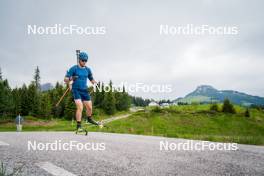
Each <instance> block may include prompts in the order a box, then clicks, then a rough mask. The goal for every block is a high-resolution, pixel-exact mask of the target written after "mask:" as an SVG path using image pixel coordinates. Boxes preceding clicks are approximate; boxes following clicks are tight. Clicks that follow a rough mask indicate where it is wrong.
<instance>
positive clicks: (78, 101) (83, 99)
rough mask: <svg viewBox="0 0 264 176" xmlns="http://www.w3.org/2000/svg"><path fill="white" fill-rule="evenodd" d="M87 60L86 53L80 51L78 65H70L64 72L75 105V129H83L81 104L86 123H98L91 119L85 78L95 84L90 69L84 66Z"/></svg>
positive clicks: (90, 105) (89, 98) (90, 107)
mask: <svg viewBox="0 0 264 176" xmlns="http://www.w3.org/2000/svg"><path fill="white" fill-rule="evenodd" d="M87 61H88V55H87V53H85V52H80V54H79V58H78V65H74V66H72V67H71V68H70V69H69V70H68V71H67V73H66V75H65V78H64V81H65V83H66V84H68V85H69V86H70V89H71V91H72V94H73V98H74V102H75V105H76V108H77V110H76V121H77V131H83V129H82V125H81V122H82V111H83V105H84V106H85V108H86V115H87V117H86V123H88V122H89V123H92V124H94V125H99V124H98V123H97V122H95V121H94V120H93V119H92V101H91V96H90V95H89V93H88V90H87V79H89V80H90V81H91V83H92V84H97V82H96V81H95V80H94V78H93V75H92V72H91V69H90V68H88V67H86V66H85V64H86V62H87Z"/></svg>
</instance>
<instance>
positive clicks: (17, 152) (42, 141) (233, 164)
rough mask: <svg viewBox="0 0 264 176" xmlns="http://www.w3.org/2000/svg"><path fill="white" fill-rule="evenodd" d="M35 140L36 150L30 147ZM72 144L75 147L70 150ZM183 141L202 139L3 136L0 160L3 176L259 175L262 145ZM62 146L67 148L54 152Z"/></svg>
mask: <svg viewBox="0 0 264 176" xmlns="http://www.w3.org/2000/svg"><path fill="white" fill-rule="evenodd" d="M34 142H35V144H36V146H38V147H36V148H35V149H36V150H33V147H32V146H34ZM56 142H57V143H56ZM71 142H72V144H74V145H75V144H76V145H75V147H74V146H72V150H69V145H70V143H71ZM161 142H162V144H166V143H167V144H169V146H171V148H169V150H164V148H165V147H164V146H165V145H162V150H160V147H161ZM188 142H189V144H190V143H191V142H192V145H194V144H197V143H199V144H201V141H187V140H184V139H175V138H163V137H150V136H138V135H126V134H111V133H94V132H93V133H89V134H88V136H84V135H75V134H74V133H72V132H22V133H16V132H2V133H0V161H2V162H3V163H4V165H5V167H6V168H7V172H8V173H11V172H12V169H13V168H19V167H22V170H21V172H20V173H21V175H27V176H29V175H34V176H35V175H38V176H42V175H49V176H51V175H58V176H60V175H63V176H67V175H68V176H76V175H120V176H121V175H122V176H124V175H125V176H130V175H131V176H132V175H133V176H135V175H136V176H140V175H159V176H160V175H188V176H190V175H210V176H211V175H264V147H262V146H251V145H237V146H236V147H237V148H236V150H216V149H215V150H209V148H206V147H205V149H204V150H199V151H198V150H194V149H192V150H191V149H190V148H189V150H183V148H181V147H180V143H182V144H186V143H188ZM205 143H206V142H205ZM29 144H30V145H29ZM67 144H69V145H67ZM77 144H78V146H79V148H77V147H76V146H77ZM207 144H209V143H207ZM211 144H212V145H215V144H220V143H210V145H211ZM62 145H64V146H65V148H64V149H68V150H62V149H59V146H60V147H61V146H62ZM176 145H177V149H175V146H176ZM225 145H227V144H225ZM43 146H44V147H43ZM51 146H53V148H52V147H51ZM67 146H68V148H67ZM84 146H86V148H85V147H84ZM55 147H57V149H56V148H55ZM82 147H84V148H83V149H82V150H78V149H81V148H82ZM46 149H47V150H46ZM51 149H54V150H51ZM185 149H186V148H185ZM200 149H201V148H200ZM229 149H230V148H229ZM232 149H234V148H232Z"/></svg>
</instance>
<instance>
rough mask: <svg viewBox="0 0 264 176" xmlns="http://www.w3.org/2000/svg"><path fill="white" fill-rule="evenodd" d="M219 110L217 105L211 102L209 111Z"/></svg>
mask: <svg viewBox="0 0 264 176" xmlns="http://www.w3.org/2000/svg"><path fill="white" fill-rule="evenodd" d="M218 110H219V108H218V105H217V104H212V105H211V106H210V111H215V112H217V111H218Z"/></svg>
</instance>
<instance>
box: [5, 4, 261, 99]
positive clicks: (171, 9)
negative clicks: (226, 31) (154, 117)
mask: <svg viewBox="0 0 264 176" xmlns="http://www.w3.org/2000/svg"><path fill="white" fill-rule="evenodd" d="M263 7H264V3H263V1H261V0H259V1H256V0H252V1H247V0H244V1H243V0H226V1H225V0H214V1H213V0H212V1H211V0H182V1H175V0H157V1H151V0H136V1H132V0H131V1H128V0H127V1H124V0H83V1H73V0H72V1H62V0H61V1H54V0H45V1H36V0H25V1H22V0H2V1H1V2H0V22H1V27H0V61H1V62H0V67H1V69H2V72H3V76H4V78H7V79H8V80H9V82H10V85H11V86H12V87H13V88H14V87H16V86H21V85H22V84H23V83H26V84H29V83H30V81H31V80H32V79H33V72H34V69H35V68H36V66H39V68H40V72H41V83H47V82H50V83H53V84H54V83H55V82H56V81H60V82H62V80H63V77H64V75H65V72H66V70H67V69H68V68H69V67H70V66H72V65H73V64H76V57H75V50H76V49H81V50H84V51H87V52H88V54H89V62H88V66H89V67H91V69H92V71H93V74H94V77H95V79H96V80H100V81H105V82H108V81H109V80H110V79H111V80H113V82H114V83H115V84H118V83H120V82H127V83H130V84H132V83H136V82H139V83H145V84H147V85H151V84H171V85H172V92H171V93H144V92H137V93H133V94H134V95H139V96H143V97H144V98H155V99H163V98H166V99H168V98H169V99H175V98H177V97H180V96H185V95H186V94H187V93H189V92H191V91H193V90H194V89H195V88H196V87H197V86H198V85H201V84H209V85H212V86H213V87H215V88H217V89H221V90H223V89H233V90H238V91H241V92H245V93H248V94H252V95H258V96H264V89H263V88H264V76H263V75H264V58H263V53H264V50H263V46H264V42H263V39H264V33H263V31H264V22H263V21H264V20H263V19H264V13H263ZM54 24H61V25H62V26H68V25H78V26H82V27H86V26H105V27H106V33H105V35H77V34H74V35H28V34H27V25H42V26H53V25H54ZM161 24H164V25H166V24H167V25H170V26H184V25H187V24H193V25H196V26H199V25H210V26H236V27H237V28H238V34H237V35H200V36H199V35H160V25H161Z"/></svg>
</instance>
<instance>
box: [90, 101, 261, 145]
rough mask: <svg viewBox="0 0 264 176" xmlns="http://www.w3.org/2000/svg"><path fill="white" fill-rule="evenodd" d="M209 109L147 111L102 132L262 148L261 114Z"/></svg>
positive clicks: (204, 107)
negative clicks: (250, 145) (228, 143)
mask: <svg viewBox="0 0 264 176" xmlns="http://www.w3.org/2000/svg"><path fill="white" fill-rule="evenodd" d="M208 109H209V106H208V105H196V106H190V105H188V106H178V107H170V108H165V109H159V110H158V111H156V110H153V109H148V110H146V111H141V112H137V113H135V114H133V115H132V116H130V117H128V118H127V119H121V120H118V121H113V122H111V123H109V124H108V126H109V129H102V130H101V131H107V132H114V133H130V134H142V135H154V136H165V137H179V138H187V139H199V140H209V141H218V142H236V143H243V144H255V145H264V113H263V112H261V111H258V110H255V109H252V110H251V117H250V118H247V117H244V113H243V112H244V110H245V109H244V108H242V107H236V110H237V113H236V114H225V113H221V112H212V111H209V110H208ZM91 130H94V131H99V130H98V129H97V128H94V127H93V128H91Z"/></svg>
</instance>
